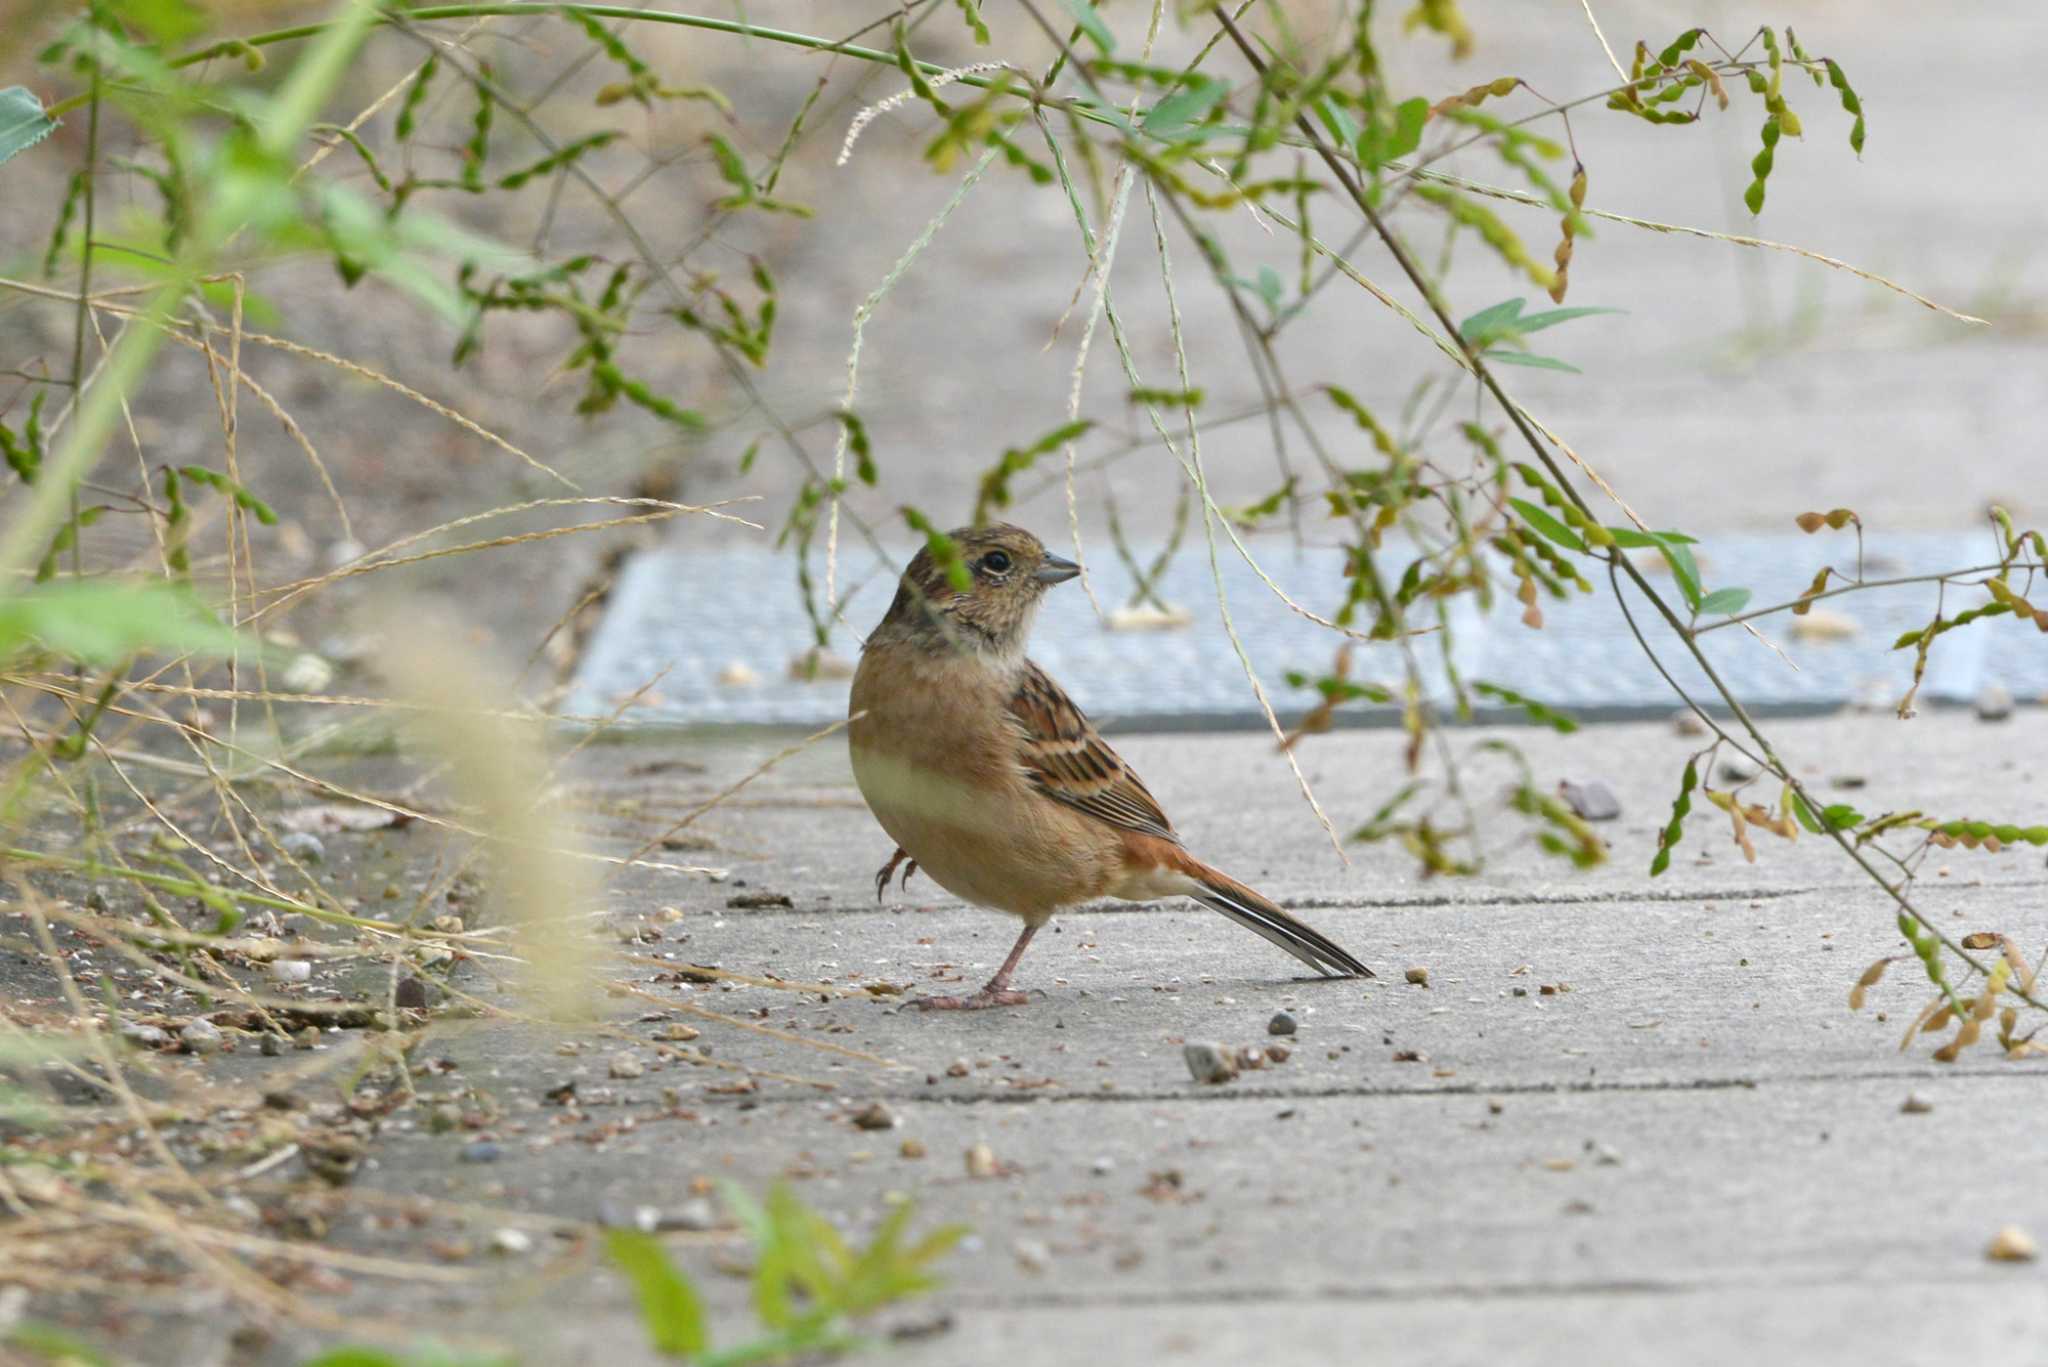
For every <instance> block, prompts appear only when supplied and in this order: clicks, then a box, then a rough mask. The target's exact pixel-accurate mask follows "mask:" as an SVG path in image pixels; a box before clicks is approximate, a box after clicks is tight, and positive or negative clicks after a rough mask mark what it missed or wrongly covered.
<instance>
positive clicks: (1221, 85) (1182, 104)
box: [1138, 80, 1230, 138]
mask: <svg viewBox="0 0 2048 1367" xmlns="http://www.w3.org/2000/svg"><path fill="white" fill-rule="evenodd" d="M1229 94H1230V84H1229V82H1227V81H1214V80H1202V81H1198V82H1196V83H1195V84H1193V85H1187V86H1182V87H1181V88H1180V89H1179V90H1176V91H1174V92H1173V93H1172V94H1171V95H1168V96H1167V97H1166V98H1165V99H1163V100H1161V101H1160V102H1159V103H1158V104H1155V105H1153V106H1152V108H1151V110H1150V111H1149V112H1148V113H1147V114H1146V115H1145V117H1144V118H1142V119H1140V120H1139V121H1138V127H1140V128H1142V129H1144V130H1145V131H1146V132H1147V133H1150V134H1151V135H1152V136H1153V137H1155V138H1169V137H1172V136H1173V135H1174V134H1176V133H1181V132H1184V131H1185V130H1187V129H1188V128H1190V127H1192V126H1193V125H1195V124H1198V123H1200V122H1201V121H1202V120H1203V119H1206V118H1207V117H1209V111H1211V110H1212V109H1214V108H1215V107H1216V106H1217V105H1219V104H1221V103H1222V102H1223V101H1224V99H1225V98H1226V97H1227V96H1229Z"/></svg>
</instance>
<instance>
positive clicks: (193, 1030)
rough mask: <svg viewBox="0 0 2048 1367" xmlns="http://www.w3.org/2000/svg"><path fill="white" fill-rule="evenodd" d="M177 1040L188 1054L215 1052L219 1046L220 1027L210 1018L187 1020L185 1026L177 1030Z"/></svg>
mask: <svg viewBox="0 0 2048 1367" xmlns="http://www.w3.org/2000/svg"><path fill="white" fill-rule="evenodd" d="M178 1042H179V1043H181V1044H183V1045H184V1046H185V1052H186V1053H188V1054H217V1053H219V1052H220V1046H221V1034H220V1027H219V1026H218V1025H215V1024H214V1023H213V1022H212V1021H210V1020H195V1021H187V1022H186V1023H185V1028H184V1029H182V1030H180V1031H178Z"/></svg>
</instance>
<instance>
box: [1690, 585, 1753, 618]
mask: <svg viewBox="0 0 2048 1367" xmlns="http://www.w3.org/2000/svg"><path fill="white" fill-rule="evenodd" d="M1748 604H1749V590H1748V589H1715V590H1714V591H1713V592H1712V593H1710V594H1708V595H1707V596H1706V597H1704V598H1702V599H1700V612H1701V613H1702V614H1703V615H1710V616H1720V615H1721V614H1723V613H1726V614H1728V615H1729V616H1733V615H1734V614H1736V613H1738V612H1740V611H1742V609H1743V608H1744V607H1746V606H1748Z"/></svg>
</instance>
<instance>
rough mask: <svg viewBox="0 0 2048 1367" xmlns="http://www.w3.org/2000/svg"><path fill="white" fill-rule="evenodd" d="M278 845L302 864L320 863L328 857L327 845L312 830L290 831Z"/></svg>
mask: <svg viewBox="0 0 2048 1367" xmlns="http://www.w3.org/2000/svg"><path fill="white" fill-rule="evenodd" d="M277 845H278V848H279V849H281V850H283V851H284V852H285V853H286V854H288V855H290V856H291V857H292V858H294V859H296V860H298V861H299V862H300V863H302V864H318V863H320V862H321V861H322V860H324V859H325V858H327V847H326V846H325V845H323V844H321V843H320V837H319V836H317V835H314V834H313V833H312V832H311V831H288V832H286V833H285V835H284V837H283V838H282V839H280V840H279V841H278V842H277Z"/></svg>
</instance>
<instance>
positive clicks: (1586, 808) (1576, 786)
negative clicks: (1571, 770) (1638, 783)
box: [1557, 780, 1621, 821]
mask: <svg viewBox="0 0 2048 1367" xmlns="http://www.w3.org/2000/svg"><path fill="white" fill-rule="evenodd" d="M1557 795H1558V796H1559V797H1561V798H1563V799H1564V804H1565V806H1567V807H1569V808H1571V809H1572V810H1573V811H1574V812H1576V813H1578V815H1579V818H1580V819H1581V820H1584V821H1612V820H1614V819H1615V818H1616V817H1618V816H1620V815H1621V800H1620V799H1619V798H1617V797H1615V795H1614V792H1613V790H1612V789H1610V788H1609V787H1608V786H1607V785H1606V784H1604V783H1600V782H1597V781H1593V780H1588V781H1587V782H1585V783H1570V782H1565V783H1560V784H1558V785H1557Z"/></svg>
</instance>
